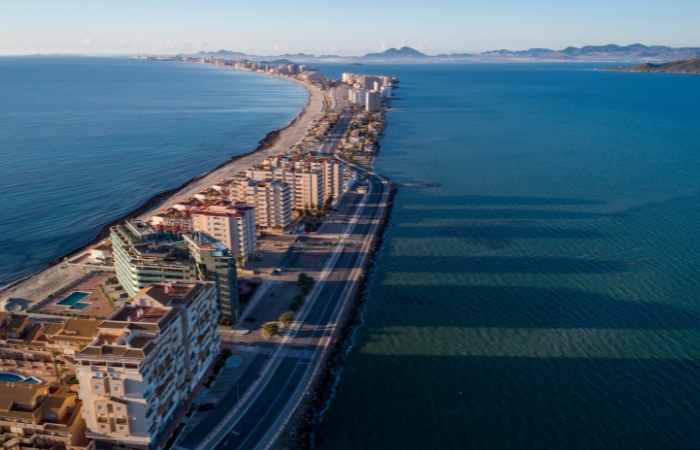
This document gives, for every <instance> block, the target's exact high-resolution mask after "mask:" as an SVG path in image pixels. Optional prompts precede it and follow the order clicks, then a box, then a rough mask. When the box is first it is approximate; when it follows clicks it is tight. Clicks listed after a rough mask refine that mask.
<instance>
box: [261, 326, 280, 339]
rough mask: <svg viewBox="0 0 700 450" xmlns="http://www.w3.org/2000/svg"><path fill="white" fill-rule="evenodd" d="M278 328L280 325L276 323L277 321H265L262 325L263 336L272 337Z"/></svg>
mask: <svg viewBox="0 0 700 450" xmlns="http://www.w3.org/2000/svg"><path fill="white" fill-rule="evenodd" d="M279 330H280V326H279V325H278V324H277V322H267V323H266V324H265V325H263V327H262V332H263V336H265V337H272V336H274V335H276V334H277V333H278V332H279Z"/></svg>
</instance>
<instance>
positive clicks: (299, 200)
mask: <svg viewBox="0 0 700 450" xmlns="http://www.w3.org/2000/svg"><path fill="white" fill-rule="evenodd" d="M292 206H293V207H294V208H295V209H317V208H320V207H321V206H323V172H322V171H320V170H298V171H295V172H294V195H293V202H292Z"/></svg>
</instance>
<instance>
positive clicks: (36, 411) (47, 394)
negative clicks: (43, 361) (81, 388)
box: [0, 382, 94, 450]
mask: <svg viewBox="0 0 700 450" xmlns="http://www.w3.org/2000/svg"><path fill="white" fill-rule="evenodd" d="M81 406H82V402H81V401H80V400H79V399H78V395H76V394H75V393H74V392H70V391H69V388H68V387H55V386H48V385H45V384H36V383H21V382H20V383H4V384H0V433H1V434H0V445H2V448H4V449H51V450H59V449H65V450H92V449H93V448H94V443H93V442H92V441H90V440H89V439H88V438H86V436H85V420H83V416H82V407H81Z"/></svg>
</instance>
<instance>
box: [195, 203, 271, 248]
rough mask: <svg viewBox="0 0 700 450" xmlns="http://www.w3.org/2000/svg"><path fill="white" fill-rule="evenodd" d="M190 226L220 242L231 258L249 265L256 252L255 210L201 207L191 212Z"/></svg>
mask: <svg viewBox="0 0 700 450" xmlns="http://www.w3.org/2000/svg"><path fill="white" fill-rule="evenodd" d="M191 213H192V226H193V228H194V229H195V230H197V231H201V232H203V233H206V234H207V235H209V236H210V237H212V238H214V239H215V240H217V241H219V242H221V243H222V244H224V245H225V246H226V248H228V249H229V250H230V251H231V253H232V254H233V255H234V256H237V255H241V256H242V257H243V259H244V260H245V261H249V260H250V259H251V258H252V257H253V255H255V253H256V252H257V251H258V238H257V234H256V232H255V230H256V228H255V208H254V207H251V206H248V205H247V204H246V203H243V202H241V203H234V204H233V206H230V205H215V204H212V205H205V206H203V207H201V208H200V209H196V210H193V211H191Z"/></svg>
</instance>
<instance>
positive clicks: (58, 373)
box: [56, 367, 66, 386]
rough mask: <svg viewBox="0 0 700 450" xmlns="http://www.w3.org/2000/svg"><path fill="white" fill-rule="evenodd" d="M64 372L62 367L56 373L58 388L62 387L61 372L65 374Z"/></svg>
mask: <svg viewBox="0 0 700 450" xmlns="http://www.w3.org/2000/svg"><path fill="white" fill-rule="evenodd" d="M65 371H66V369H64V368H63V367H61V368H60V369H58V370H57V371H56V379H57V380H58V384H59V385H60V386H63V372H65Z"/></svg>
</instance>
